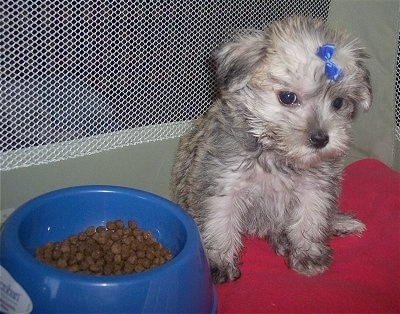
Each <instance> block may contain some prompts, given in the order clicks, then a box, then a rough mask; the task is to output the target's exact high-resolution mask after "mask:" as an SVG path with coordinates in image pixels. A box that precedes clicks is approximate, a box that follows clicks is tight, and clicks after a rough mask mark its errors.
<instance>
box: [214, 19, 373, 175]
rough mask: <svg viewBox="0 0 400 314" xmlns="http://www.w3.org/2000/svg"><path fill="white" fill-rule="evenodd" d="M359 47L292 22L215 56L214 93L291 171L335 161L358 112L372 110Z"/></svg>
mask: <svg viewBox="0 0 400 314" xmlns="http://www.w3.org/2000/svg"><path fill="white" fill-rule="evenodd" d="M365 58H366V55H365V54H364V52H363V50H362V49H361V48H359V47H358V46H357V43H356V41H350V40H349V36H348V35H347V33H345V32H342V31H336V30H333V29H330V28H328V27H327V26H326V25H325V24H324V23H323V22H321V21H319V20H315V19H311V18H306V17H291V18H288V19H286V20H283V21H277V22H273V23H272V24H270V25H269V26H268V27H267V28H266V30H265V31H262V32H256V33H252V34H248V35H242V36H240V37H238V38H237V39H236V40H234V41H233V42H230V43H227V44H225V45H223V46H222V47H221V48H220V49H219V50H218V51H217V52H216V54H215V60H216V65H217V67H216V79H217V84H218V87H219V92H220V96H221V97H222V98H224V99H226V100H227V102H226V103H227V105H228V106H229V108H230V110H232V111H233V112H235V111H237V113H238V114H241V115H243V116H244V119H243V121H244V122H243V126H242V127H243V129H244V130H245V131H247V132H251V133H252V134H253V135H254V136H255V137H257V138H258V140H259V142H260V143H261V144H262V145H263V146H264V147H265V148H266V149H269V150H271V149H272V150H275V151H276V152H278V153H279V155H280V156H281V157H282V159H284V160H285V161H286V162H288V163H290V164H293V165H295V166H297V167H301V168H305V167H313V166H317V165H318V164H319V163H320V161H321V160H332V159H337V158H340V157H342V156H343V155H344V153H345V152H346V151H347V148H348V146H349V144H350V142H351V135H350V130H349V129H350V125H351V121H352V120H353V118H354V115H355V113H356V111H357V109H358V108H362V109H364V110H367V109H368V108H369V107H370V105H371V98H372V95H371V85H370V80H369V72H368V70H367V69H366V67H365V65H364V63H363V59H365Z"/></svg>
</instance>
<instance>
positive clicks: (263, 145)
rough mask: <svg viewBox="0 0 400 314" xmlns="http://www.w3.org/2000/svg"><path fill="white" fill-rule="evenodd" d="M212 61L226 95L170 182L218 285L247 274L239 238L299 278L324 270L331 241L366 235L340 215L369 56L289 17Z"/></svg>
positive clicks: (340, 36)
mask: <svg viewBox="0 0 400 314" xmlns="http://www.w3.org/2000/svg"><path fill="white" fill-rule="evenodd" d="M214 57H215V61H216V81H217V86H218V97H217V99H216V101H215V103H214V104H213V106H212V107H211V108H210V110H209V111H208V113H207V114H206V115H205V116H203V117H201V118H199V119H198V120H196V122H195V123H194V125H193V128H192V129H191V130H190V131H189V132H188V133H187V134H186V135H185V136H184V137H183V138H182V139H181V141H180V145H179V148H178V152H177V156H176V161H175V164H174V166H173V170H172V179H171V189H172V197H173V200H174V201H175V202H176V203H178V204H179V205H180V206H182V207H183V208H184V209H186V210H187V211H188V212H189V213H190V214H191V215H192V216H193V218H194V219H195V221H196V223H197V225H198V227H199V231H200V233H201V236H202V239H203V243H204V247H205V249H206V253H207V256H208V259H209V262H210V267H211V273H212V277H213V280H214V282H216V283H222V282H225V281H231V280H235V279H237V278H238V277H239V276H240V271H239V269H238V258H239V253H240V249H241V247H242V242H241V236H242V235H243V234H248V235H253V236H257V237H263V238H266V239H267V240H268V241H269V242H270V244H271V245H272V247H273V248H274V250H275V251H276V253H277V254H279V255H283V256H285V259H286V262H287V264H288V266H289V267H290V268H292V269H294V270H295V271H297V272H299V273H301V274H304V275H307V276H312V275H316V274H318V273H321V272H323V271H325V270H326V269H327V267H328V266H329V264H330V262H331V259H332V250H331V248H329V246H328V240H329V238H330V237H331V236H337V235H345V234H351V233H355V234H360V233H361V232H362V231H364V230H365V226H364V224H363V223H361V222H360V221H358V220H357V219H355V218H354V217H353V216H351V215H348V214H345V213H340V212H339V211H338V195H339V192H340V181H341V172H342V168H343V163H342V159H343V157H344V155H345V153H346V151H347V149H348V147H349V144H350V143H351V135H350V130H351V122H352V120H353V119H354V116H355V113H356V111H357V109H358V108H362V109H364V110H367V109H368V108H369V107H370V105H371V98H372V96H371V85H370V80H369V72H368V70H367V69H366V67H365V65H364V63H363V60H364V59H365V58H366V55H365V53H364V52H363V50H362V49H361V48H359V47H358V46H357V42H356V41H351V40H349V36H348V35H347V33H346V32H343V31H337V30H333V29H330V28H328V27H327V25H325V24H324V23H323V22H321V21H319V20H315V19H311V18H306V17H290V18H288V19H286V20H283V21H276V22H273V23H271V24H270V25H269V26H268V27H267V28H266V29H265V30H264V31H259V32H258V31H256V32H253V33H251V34H245V35H241V36H238V37H237V38H236V39H235V40H233V41H232V42H229V43H226V44H224V45H223V46H222V47H220V49H218V51H217V52H216V53H215V55H214Z"/></svg>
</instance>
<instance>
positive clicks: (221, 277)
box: [211, 265, 240, 284]
mask: <svg viewBox="0 0 400 314" xmlns="http://www.w3.org/2000/svg"><path fill="white" fill-rule="evenodd" d="M211 277H212V280H213V282H214V283H216V284H217V283H224V282H228V281H234V280H236V279H238V278H239V277H240V270H239V269H238V268H237V267H236V266H233V265H224V266H217V265H212V266H211Z"/></svg>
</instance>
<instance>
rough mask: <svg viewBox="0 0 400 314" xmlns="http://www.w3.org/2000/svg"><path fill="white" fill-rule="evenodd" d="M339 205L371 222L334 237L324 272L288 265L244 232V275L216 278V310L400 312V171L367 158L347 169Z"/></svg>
mask: <svg viewBox="0 0 400 314" xmlns="http://www.w3.org/2000/svg"><path fill="white" fill-rule="evenodd" d="M340 208H341V210H343V211H345V212H351V213H354V214H355V215H356V216H357V217H358V218H359V219H360V220H362V221H363V222H364V223H365V224H366V226H367V231H365V232H364V233H363V235H362V236H361V237H357V236H346V237H340V238H333V239H332V240H331V246H332V248H333V249H334V257H333V262H332V264H331V266H330V268H329V269H328V270H327V271H326V272H325V273H323V274H321V275H317V276H315V277H310V278H308V277H305V276H302V275H299V274H297V273H296V272H294V271H292V270H289V269H288V268H287V267H286V265H285V264H284V260H283V258H282V257H279V256H277V255H275V254H274V252H273V251H272V249H271V248H270V246H269V245H268V244H267V243H266V242H265V241H264V240H262V239H250V238H245V239H244V245H245V247H244V250H243V252H242V256H241V263H242V264H241V266H240V269H241V272H242V276H241V278H240V279H238V280H237V281H235V282H231V283H226V284H221V285H217V294H218V313H271V312H276V313H288V312H292V313H293V312H296V313H299V312H303V313H305V312H308V313H312V312H319V313H321V312H325V313H332V312H353V313H356V312H357V313H360V312H364V313H365V312H370V313H371V312H375V313H376V312H380V313H400V243H399V242H400V241H399V240H400V174H399V173H396V172H395V171H393V170H392V169H390V168H388V167H387V166H385V165H384V164H383V163H381V162H379V161H377V160H373V159H364V160H360V161H357V162H355V163H353V164H351V165H349V166H348V167H347V168H346V169H345V171H344V180H343V190H342V195H341V198H340Z"/></svg>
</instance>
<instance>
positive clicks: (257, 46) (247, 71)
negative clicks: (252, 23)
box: [214, 32, 267, 92]
mask: <svg viewBox="0 0 400 314" xmlns="http://www.w3.org/2000/svg"><path fill="white" fill-rule="evenodd" d="M266 51H267V41H266V37H265V34H264V33H262V32H259V33H253V34H250V35H245V36H240V37H238V38H236V39H235V40H234V41H232V42H229V43H226V44H223V45H222V46H221V47H220V48H219V49H217V51H215V53H214V61H215V68H216V72H215V76H216V83H217V86H218V87H219V89H220V90H228V91H230V92H233V91H237V90H240V89H242V88H243V87H245V86H246V84H247V83H248V81H249V80H250V79H251V77H252V74H253V73H254V71H255V69H256V68H257V66H258V65H259V63H260V62H261V61H262V59H263V58H264V56H265V55H266Z"/></svg>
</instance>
